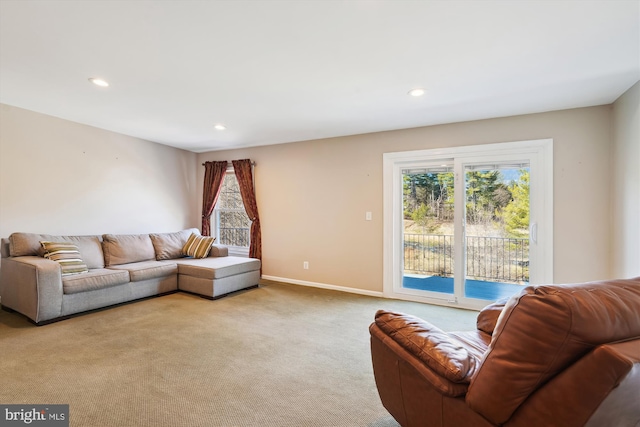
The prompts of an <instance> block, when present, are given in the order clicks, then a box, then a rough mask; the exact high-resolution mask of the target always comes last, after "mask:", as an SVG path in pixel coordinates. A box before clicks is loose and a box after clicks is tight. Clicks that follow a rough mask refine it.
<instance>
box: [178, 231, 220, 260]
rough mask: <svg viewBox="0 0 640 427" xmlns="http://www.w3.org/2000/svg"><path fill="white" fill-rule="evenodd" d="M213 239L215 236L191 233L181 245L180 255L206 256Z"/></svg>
mask: <svg viewBox="0 0 640 427" xmlns="http://www.w3.org/2000/svg"><path fill="white" fill-rule="evenodd" d="M215 240H216V238H215V237H206V236H198V235H197V234H193V233H191V236H189V238H188V239H187V243H185V244H184V246H183V247H182V255H185V256H190V257H193V258H206V257H207V256H208V255H209V251H210V250H211V245H213V242H214V241H215Z"/></svg>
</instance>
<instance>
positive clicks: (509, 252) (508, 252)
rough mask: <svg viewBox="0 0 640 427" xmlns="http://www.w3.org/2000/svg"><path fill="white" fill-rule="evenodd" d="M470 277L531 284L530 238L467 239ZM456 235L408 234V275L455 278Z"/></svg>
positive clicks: (406, 236) (406, 254)
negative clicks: (454, 240) (454, 236)
mask: <svg viewBox="0 0 640 427" xmlns="http://www.w3.org/2000/svg"><path fill="white" fill-rule="evenodd" d="M465 240H466V242H465V243H466V250H467V257H466V258H467V259H466V262H467V266H466V267H467V268H466V276H467V277H468V278H472V279H479V280H490V281H500V282H505V283H522V282H528V281H529V239H513V238H505V237H481V236H466V239H465ZM453 255H454V245H453V235H438V234H410V233H405V234H404V271H405V273H414V274H430V275H436V276H443V277H453V272H454V256H453Z"/></svg>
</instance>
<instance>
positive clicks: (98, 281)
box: [62, 268, 129, 294]
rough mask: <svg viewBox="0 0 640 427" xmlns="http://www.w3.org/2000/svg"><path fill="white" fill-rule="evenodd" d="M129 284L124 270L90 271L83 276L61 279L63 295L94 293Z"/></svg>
mask: <svg viewBox="0 0 640 427" xmlns="http://www.w3.org/2000/svg"><path fill="white" fill-rule="evenodd" d="M125 283H129V272H128V271H126V270H110V269H106V268H100V269H96V270H90V271H89V272H88V273H85V274H78V275H73V276H66V277H63V278H62V291H63V293H65V294H76V293H78V292H86V291H95V290H97V289H103V288H109V287H111V286H118V285H124V284H125Z"/></svg>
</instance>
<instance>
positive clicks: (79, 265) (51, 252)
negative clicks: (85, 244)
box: [40, 241, 89, 276]
mask: <svg viewBox="0 0 640 427" xmlns="http://www.w3.org/2000/svg"><path fill="white" fill-rule="evenodd" d="M40 244H41V245H42V248H43V249H44V257H45V258H47V259H50V260H51V261H56V262H57V263H59V264H60V270H61V271H62V275H63V276H70V275H72V274H81V273H88V272H89V269H88V268H87V264H85V262H84V261H83V260H82V257H81V256H80V251H79V250H78V247H77V246H76V245H74V244H73V243H67V242H47V241H41V242H40Z"/></svg>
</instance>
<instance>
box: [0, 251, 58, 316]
mask: <svg viewBox="0 0 640 427" xmlns="http://www.w3.org/2000/svg"><path fill="white" fill-rule="evenodd" d="M0 292H1V295H2V300H1V301H2V305H3V306H5V307H8V308H10V309H12V310H15V311H17V312H19V313H22V314H24V315H25V316H27V317H29V318H30V319H31V320H33V321H34V322H36V323H39V322H42V321H45V320H50V319H55V318H56V317H60V315H61V313H62V293H63V291H62V275H61V271H60V264H58V263H57V262H55V261H51V260H48V259H45V258H40V257H36V256H21V257H13V258H2V268H0Z"/></svg>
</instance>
